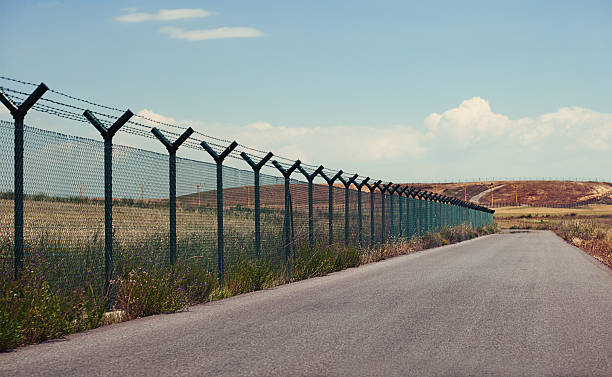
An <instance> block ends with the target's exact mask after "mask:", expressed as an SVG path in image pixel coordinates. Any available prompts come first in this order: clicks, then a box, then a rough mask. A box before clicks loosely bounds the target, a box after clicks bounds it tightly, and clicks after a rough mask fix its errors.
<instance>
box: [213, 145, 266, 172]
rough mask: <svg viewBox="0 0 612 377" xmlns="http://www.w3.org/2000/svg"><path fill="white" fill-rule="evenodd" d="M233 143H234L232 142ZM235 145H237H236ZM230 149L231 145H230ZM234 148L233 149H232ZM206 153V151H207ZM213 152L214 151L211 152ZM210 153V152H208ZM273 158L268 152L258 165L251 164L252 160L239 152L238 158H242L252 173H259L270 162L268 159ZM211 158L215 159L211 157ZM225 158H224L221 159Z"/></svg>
mask: <svg viewBox="0 0 612 377" xmlns="http://www.w3.org/2000/svg"><path fill="white" fill-rule="evenodd" d="M234 143H235V142H234ZM236 145H238V143H236ZM230 147H231V145H230ZM234 148H235V147H234ZM232 149H233V148H232ZM207 152H208V150H207ZM213 152H214V151H213ZM208 153H210V152H208ZM273 156H274V154H273V153H272V152H268V154H267V155H265V156H264V158H262V159H261V160H260V161H259V162H258V163H255V162H253V160H252V159H251V157H249V155H248V154H246V153H244V152H241V153H240V157H242V159H243V160H245V161H246V162H247V164H249V166H250V167H251V169H253V170H254V171H260V170H261V168H262V167H263V166H264V165H265V164H266V163H267V162H268V161H270V159H271V158H272V157H273ZM213 158H215V157H214V156H213ZM223 158H225V156H224V157H223Z"/></svg>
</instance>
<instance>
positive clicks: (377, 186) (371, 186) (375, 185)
mask: <svg viewBox="0 0 612 377" xmlns="http://www.w3.org/2000/svg"><path fill="white" fill-rule="evenodd" d="M381 183H382V181H381V180H378V181H376V182H374V183H372V184H369V183H367V181H364V185H365V187H367V188H368V190H370V192H371V193H373V192H374V190H376V189H380V184H381Z"/></svg>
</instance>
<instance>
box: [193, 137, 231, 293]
mask: <svg viewBox="0 0 612 377" xmlns="http://www.w3.org/2000/svg"><path fill="white" fill-rule="evenodd" d="M200 145H201V146H202V148H204V150H205V151H206V152H208V154H209V155H210V156H211V157H212V158H213V160H214V161H215V163H216V164H217V280H218V281H219V284H222V283H223V279H224V277H225V266H224V260H223V257H224V256H223V160H225V157H227V156H228V155H229V154H230V153H232V151H233V150H234V149H236V147H237V146H238V143H237V142H236V141H235V140H234V141H232V143H231V144H230V145H229V146H228V147H227V148H225V150H224V151H223V152H221V154H217V152H215V151H214V150H213V149H212V148H211V147H210V145H208V143H207V142H205V141H202V142H201V143H200Z"/></svg>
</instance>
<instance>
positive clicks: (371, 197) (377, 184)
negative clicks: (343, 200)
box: [364, 180, 382, 247]
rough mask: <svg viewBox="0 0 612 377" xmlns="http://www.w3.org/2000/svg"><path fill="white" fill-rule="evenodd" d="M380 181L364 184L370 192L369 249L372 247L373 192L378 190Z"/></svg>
mask: <svg viewBox="0 0 612 377" xmlns="http://www.w3.org/2000/svg"><path fill="white" fill-rule="evenodd" d="M381 183H382V181H381V180H378V181H376V182H375V183H373V184H372V185H370V184H368V183H366V182H364V184H365V186H366V187H367V188H368V190H370V247H373V246H374V190H376V189H379V190H380V184H381Z"/></svg>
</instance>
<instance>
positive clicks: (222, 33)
mask: <svg viewBox="0 0 612 377" xmlns="http://www.w3.org/2000/svg"><path fill="white" fill-rule="evenodd" d="M160 32H161V33H162V34H166V35H168V36H169V37H170V38H172V39H183V40H186V41H205V40H208V39H224V38H254V37H261V36H262V35H263V33H262V32H261V31H260V30H258V29H254V28H250V27H220V28H217V29H198V30H183V29H181V28H178V27H171V26H167V27H163V28H161V29H160Z"/></svg>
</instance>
